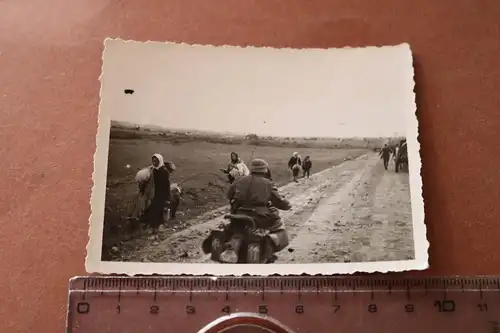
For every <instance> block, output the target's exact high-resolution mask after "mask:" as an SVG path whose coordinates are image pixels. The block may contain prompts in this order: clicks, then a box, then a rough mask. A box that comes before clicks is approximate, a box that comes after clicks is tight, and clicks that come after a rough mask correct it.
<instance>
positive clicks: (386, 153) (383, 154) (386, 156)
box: [379, 143, 391, 170]
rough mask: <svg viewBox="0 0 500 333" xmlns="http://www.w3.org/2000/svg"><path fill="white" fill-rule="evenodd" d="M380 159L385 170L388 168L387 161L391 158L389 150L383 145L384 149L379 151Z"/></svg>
mask: <svg viewBox="0 0 500 333" xmlns="http://www.w3.org/2000/svg"><path fill="white" fill-rule="evenodd" d="M379 155H380V157H381V158H382V159H383V160H384V168H385V169H386V170H387V167H388V166H389V159H390V158H391V148H390V147H389V146H388V145H387V143H386V144H385V145H384V148H382V150H381V151H380V154H379Z"/></svg>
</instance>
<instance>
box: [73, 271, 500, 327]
mask: <svg viewBox="0 0 500 333" xmlns="http://www.w3.org/2000/svg"><path fill="white" fill-rule="evenodd" d="M68 302H69V304H68V316H67V333H97V332H99V333H105V332H106V333H107V332H109V333H114V332H117V333H118V332H120V333H129V332H130V333H132V332H134V333H135V332H153V333H160V332H161V333H168V332H182V333H191V332H192V333H202V332H204V333H215V332H227V333H230V332H234V333H236V332H276V333H279V332H282V333H285V332H286V333H291V332H296V333H299V332H303V333H313V332H314V333H327V332H329V333H330V332H331V333H336V332H339V333H340V332H342V333H352V332H385V333H390V332H405V333H412V332H415V333H417V332H426V333H434V332H440V333H441V332H443V333H444V332H450V333H466V332H467V333H469V332H474V333H483V332H484V333H495V332H496V333H500V277H439V278H426V277H425V278H407V277H398V278H384V277H373V276H362V277H355V276H350V277H319V276H314V277H307V276H296V277H217V278H212V277H186V276H178V277H76V278H73V279H72V280H71V281H70V286H69V299H68Z"/></svg>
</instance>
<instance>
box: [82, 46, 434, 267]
mask: <svg viewBox="0 0 500 333" xmlns="http://www.w3.org/2000/svg"><path fill="white" fill-rule="evenodd" d="M100 80H101V103H100V108H99V129H98V134H97V139H96V142H97V148H96V154H95V161H94V167H95V171H94V175H93V180H94V187H93V190H92V199H91V208H92V215H91V218H90V232H89V236H90V240H89V244H88V247H87V252H88V253H87V260H86V268H87V271H88V272H89V273H94V272H98V273H118V274H129V275H134V274H153V273H157V274H214V275H227V274H234V275H242V274H252V275H270V274H303V273H307V274H350V273H355V272H388V271H405V270H422V269H426V268H427V267H428V254H427V249H428V242H427V239H426V228H425V224H424V203H423V199H422V180H421V176H420V169H421V162H420V154H419V150H420V146H419V143H418V140H417V137H418V120H417V117H416V114H415V113H416V105H415V93H414V71H413V57H412V53H411V49H410V46H409V45H408V44H400V45H389V46H379V47H357V48H330V49H290V48H282V49H277V48H270V47H237V46H210V45H188V44H179V43H160V42H136V41H124V40H121V39H107V40H106V41H105V47H104V52H103V67H102V76H101V79H100Z"/></svg>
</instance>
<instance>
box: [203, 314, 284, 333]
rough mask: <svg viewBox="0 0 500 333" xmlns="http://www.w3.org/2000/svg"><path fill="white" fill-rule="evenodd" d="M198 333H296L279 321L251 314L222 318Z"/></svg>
mask: <svg viewBox="0 0 500 333" xmlns="http://www.w3.org/2000/svg"><path fill="white" fill-rule="evenodd" d="M198 333H294V332H293V331H292V330H291V329H289V328H288V327H286V326H284V325H283V324H281V323H280V322H279V321H277V320H275V319H273V318H271V317H268V316H263V315H259V314H255V313H251V312H240V313H234V314H231V315H228V316H224V317H220V318H218V319H216V320H214V321H213V322H211V323H210V324H208V325H207V326H205V327H204V328H202V329H201V330H200V331H198Z"/></svg>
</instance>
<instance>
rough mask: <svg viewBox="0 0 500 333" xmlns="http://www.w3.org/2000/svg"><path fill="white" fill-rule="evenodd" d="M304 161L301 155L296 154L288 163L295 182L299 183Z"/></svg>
mask: <svg viewBox="0 0 500 333" xmlns="http://www.w3.org/2000/svg"><path fill="white" fill-rule="evenodd" d="M301 165H302V161H301V159H300V156H299V153H297V152H294V153H293V154H292V157H290V160H289V161H288V167H289V168H290V170H292V175H293V181H294V182H296V183H298V180H297V177H299V172H300V168H301Z"/></svg>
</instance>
